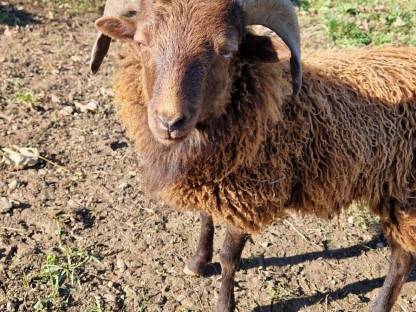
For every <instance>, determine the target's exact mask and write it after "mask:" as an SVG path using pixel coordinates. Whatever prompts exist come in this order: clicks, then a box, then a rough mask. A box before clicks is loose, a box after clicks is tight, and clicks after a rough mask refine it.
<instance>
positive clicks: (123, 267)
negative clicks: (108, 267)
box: [116, 259, 127, 272]
mask: <svg viewBox="0 0 416 312" xmlns="http://www.w3.org/2000/svg"><path fill="white" fill-rule="evenodd" d="M116 267H117V269H119V270H120V271H121V272H124V271H126V270H127V265H126V263H125V262H124V261H123V259H117V263H116Z"/></svg>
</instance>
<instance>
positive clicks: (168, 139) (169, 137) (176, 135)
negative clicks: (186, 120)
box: [154, 129, 193, 146]
mask: <svg viewBox="0 0 416 312" xmlns="http://www.w3.org/2000/svg"><path fill="white" fill-rule="evenodd" d="M192 130H193V129H191V130H189V131H186V132H184V131H180V132H179V131H174V132H166V133H164V134H163V135H154V137H155V139H156V140H157V141H159V143H161V144H163V145H166V146H170V145H174V144H178V143H181V142H183V141H184V140H186V138H187V137H188V136H189V134H190V133H191V132H192Z"/></svg>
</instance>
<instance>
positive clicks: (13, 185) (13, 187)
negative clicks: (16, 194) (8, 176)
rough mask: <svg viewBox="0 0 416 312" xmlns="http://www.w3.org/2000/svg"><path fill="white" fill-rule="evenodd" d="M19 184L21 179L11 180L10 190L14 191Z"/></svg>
mask: <svg viewBox="0 0 416 312" xmlns="http://www.w3.org/2000/svg"><path fill="white" fill-rule="evenodd" d="M19 185H20V182H19V181H17V180H13V181H11V182H10V183H9V185H8V186H9V189H10V190H12V191H14V190H15V189H17V188H18V187H19Z"/></svg>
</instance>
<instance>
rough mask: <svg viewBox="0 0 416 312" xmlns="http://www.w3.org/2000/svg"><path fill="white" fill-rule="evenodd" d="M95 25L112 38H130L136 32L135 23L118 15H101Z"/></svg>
mask: <svg viewBox="0 0 416 312" xmlns="http://www.w3.org/2000/svg"><path fill="white" fill-rule="evenodd" d="M95 27H96V28H97V29H98V31H100V32H102V33H103V34H104V35H106V36H108V37H110V38H113V39H120V40H132V39H133V38H134V34H135V33H136V25H135V23H133V22H132V21H130V20H127V19H124V18H120V17H111V16H110V17H107V16H105V17H101V18H100V19H98V20H97V21H96V22H95Z"/></svg>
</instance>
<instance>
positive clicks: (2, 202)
mask: <svg viewBox="0 0 416 312" xmlns="http://www.w3.org/2000/svg"><path fill="white" fill-rule="evenodd" d="M12 209H13V203H12V202H11V201H10V200H8V199H7V198H6V197H0V211H3V212H6V213H7V212H10V211H11V210H12Z"/></svg>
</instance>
